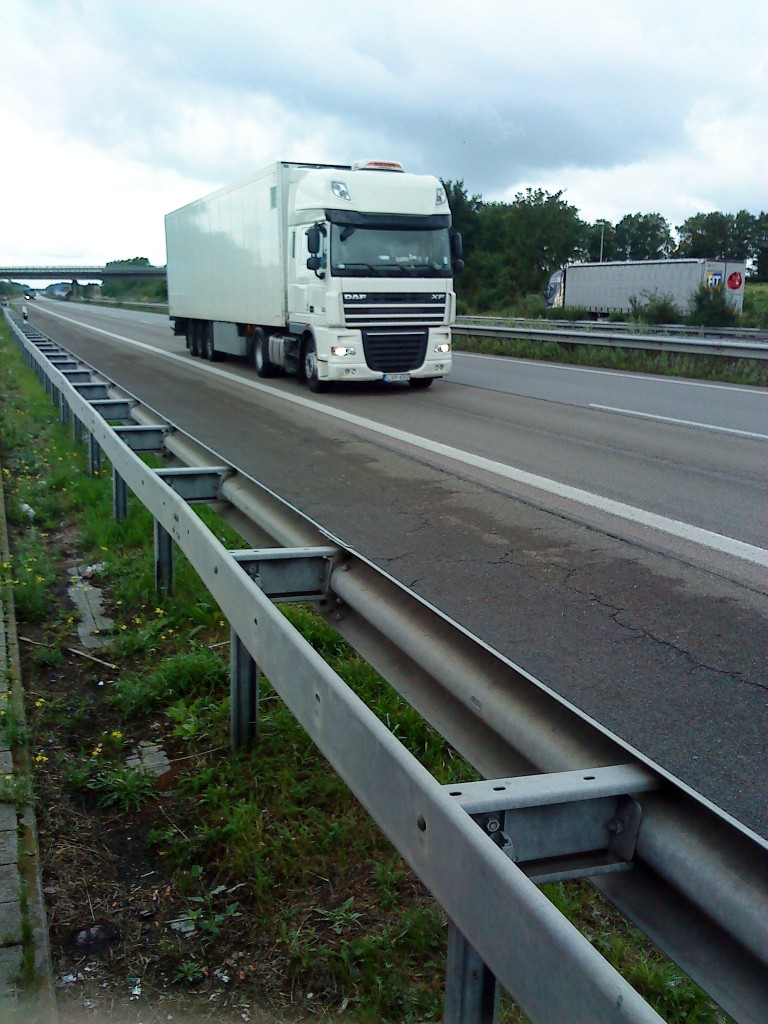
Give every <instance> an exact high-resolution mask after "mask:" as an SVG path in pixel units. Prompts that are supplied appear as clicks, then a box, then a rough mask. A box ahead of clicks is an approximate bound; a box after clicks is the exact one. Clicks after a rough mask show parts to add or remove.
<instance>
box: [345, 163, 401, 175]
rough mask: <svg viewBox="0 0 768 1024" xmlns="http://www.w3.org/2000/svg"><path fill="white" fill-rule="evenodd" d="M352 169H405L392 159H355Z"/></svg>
mask: <svg viewBox="0 0 768 1024" xmlns="http://www.w3.org/2000/svg"><path fill="white" fill-rule="evenodd" d="M352 170H353V171H400V172H401V173H402V172H404V171H405V168H404V167H403V165H402V164H399V163H397V162H395V161H394V160H355V162H354V163H353V164H352Z"/></svg>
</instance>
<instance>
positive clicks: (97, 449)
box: [88, 434, 101, 476]
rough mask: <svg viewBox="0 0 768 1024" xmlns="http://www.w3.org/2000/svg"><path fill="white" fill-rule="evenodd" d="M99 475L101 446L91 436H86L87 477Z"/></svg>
mask: <svg viewBox="0 0 768 1024" xmlns="http://www.w3.org/2000/svg"><path fill="white" fill-rule="evenodd" d="M100 473H101V446H100V444H99V442H98V441H97V440H96V438H95V437H94V436H93V434H89V435H88V475H89V476H99V475H100Z"/></svg>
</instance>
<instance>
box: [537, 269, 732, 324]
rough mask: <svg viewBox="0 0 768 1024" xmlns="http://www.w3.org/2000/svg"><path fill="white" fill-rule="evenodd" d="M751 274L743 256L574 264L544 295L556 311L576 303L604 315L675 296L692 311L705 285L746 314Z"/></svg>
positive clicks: (557, 275)
mask: <svg viewBox="0 0 768 1024" xmlns="http://www.w3.org/2000/svg"><path fill="white" fill-rule="evenodd" d="M745 276H746V265H745V264H744V262H743V261H739V260H728V261H724V260H704V259H681V260H636V261H631V260H629V261H626V262H615V263H614V262H610V263H571V264H569V265H568V266H566V267H563V268H561V269H560V270H557V271H555V273H554V274H553V275H552V277H551V278H550V279H549V284H548V285H547V289H546V291H545V293H544V295H545V299H546V303H547V306H548V308H550V309H558V308H562V307H565V306H576V307H580V308H583V309H586V310H588V311H589V312H590V313H595V314H598V315H607V314H608V313H617V312H618V313H630V312H631V311H632V301H633V300H635V301H636V302H637V303H640V304H641V305H642V304H643V303H645V302H647V301H648V300H649V299H651V298H653V297H662V296H669V297H671V298H672V300H673V301H674V303H675V305H676V306H678V308H679V309H680V310H681V312H683V313H687V312H689V308H690V303H691V299H692V297H693V295H694V294H695V292H696V291H697V289H698V288H699V287H701V285H705V286H706V287H707V288H716V289H722V290H723V291H724V292H725V295H726V296H727V298H728V301H729V302H730V304H731V305H732V306H733V308H734V309H735V310H736V311H737V312H739V313H741V310H742V307H743V304H744V279H745Z"/></svg>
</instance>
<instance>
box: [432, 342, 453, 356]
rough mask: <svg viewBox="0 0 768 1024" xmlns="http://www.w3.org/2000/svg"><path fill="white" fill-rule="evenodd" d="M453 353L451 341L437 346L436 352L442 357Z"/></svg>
mask: <svg viewBox="0 0 768 1024" xmlns="http://www.w3.org/2000/svg"><path fill="white" fill-rule="evenodd" d="M450 351H451V343H450V342H449V341H441V342H440V344H439V345H435V352H439V353H440V354H441V355H445V353H446V352H450Z"/></svg>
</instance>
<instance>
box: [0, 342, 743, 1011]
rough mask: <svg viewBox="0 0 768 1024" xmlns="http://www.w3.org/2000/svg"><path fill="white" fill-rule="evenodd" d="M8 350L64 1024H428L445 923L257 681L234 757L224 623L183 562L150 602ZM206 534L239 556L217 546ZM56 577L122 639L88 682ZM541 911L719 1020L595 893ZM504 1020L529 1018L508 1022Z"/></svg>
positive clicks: (142, 518)
mask: <svg viewBox="0 0 768 1024" xmlns="http://www.w3.org/2000/svg"><path fill="white" fill-rule="evenodd" d="M0 335H1V336H0V359H2V364H3V368H4V373H3V376H2V380H0V447H1V450H0V457H1V458H2V465H3V470H2V471H3V479H4V484H5V487H6V489H7V505H8V508H9V519H10V521H11V525H12V542H13V551H14V555H13V560H12V564H11V565H8V566H5V567H4V571H5V573H6V574H7V578H8V579H9V580H10V581H11V583H12V585H13V588H14V593H15V595H16V596H17V597H18V603H17V607H18V609H19V612H18V616H19V621H20V631H21V632H23V635H24V638H25V639H24V641H23V653H24V661H23V678H24V686H25V690H26V699H27V719H28V727H29V737H28V740H29V742H30V744H31V763H32V765H33V768H34V772H35V778H34V788H35V792H36V795H37V808H38V810H37V815H38V828H39V833H40V842H41V858H42V861H43V864H44V886H45V891H46V894H47V896H48V899H49V918H50V928H51V945H52V950H53V955H54V959H55V964H54V969H55V973H56V976H57V977H58V978H59V980H60V982H61V988H60V990H59V1001H60V1014H61V1016H62V1021H63V1022H64V1024H67V1021H69V1020H72V1021H74V1020H78V1022H79V1021H80V1020H81V1016H78V1015H82V1013H83V1009H84V1008H85V1009H87V1010H88V1011H89V1012H90V1011H93V1013H94V1014H95V1015H96V1018H95V1019H99V1020H118V1019H119V1020H120V1021H121V1022H122V1021H128V1020H131V1021H138V1020H142V1019H145V1018H146V1016H147V1012H148V1010H149V1009H151V1010H152V1012H154V1013H159V1012H160V1011H161V1009H162V1007H163V1006H164V1005H166V1004H167V1006H169V1007H170V1006H173V1007H174V1012H178V1011H177V1010H176V1009H175V1008H176V1006H177V1004H178V1002H179V1001H181V1003H182V1005H184V1006H186V1007H193V1008H194V1010H195V1012H196V1013H198V1014H203V1013H204V1014H205V1015H206V1016H205V1017H200V1019H206V1020H214V1019H215V1020H216V1021H217V1022H218V1021H222V1022H223V1021H230V1020H231V1021H235V1020H237V1021H242V1020H250V1019H253V1020H255V1019H257V1008H261V1009H262V1010H264V1009H269V1010H270V1012H272V1013H273V1014H276V1015H279V1016H280V1019H294V1018H295V1017H296V1015H298V1014H300V1015H301V1018H302V1019H306V1017H307V1016H309V1015H314V1016H316V1017H317V1018H319V1019H326V1020H330V1019H340V1020H348V1021H356V1022H367V1021H401V1022H408V1021H411V1022H416V1021H429V1020H439V1019H440V1018H441V1015H442V988H443V977H444V965H445V945H446V925H445V920H444V916H443V914H442V912H441V910H440V908H439V907H437V906H436V905H435V903H434V901H432V900H431V898H430V896H429V894H428V893H427V892H426V891H425V890H424V889H423V887H422V886H421V885H420V884H419V882H418V881H417V880H416V879H415V878H414V877H413V876H412V875H411V873H410V872H409V870H408V869H407V867H406V866H405V865H404V863H403V862H402V860H401V859H400V858H399V856H398V855H397V854H396V852H395V851H394V850H393V848H392V847H391V845H390V844H389V843H388V842H387V840H386V839H385V838H384V837H383V836H382V835H381V833H380V832H379V831H378V829H377V827H376V826H375V824H374V823H373V822H372V821H370V819H369V818H368V817H367V815H366V814H365V812H364V811H363V810H362V808H361V807H360V806H359V805H358V803H357V802H356V801H355V800H354V798H353V797H352V796H351V794H350V793H349V791H348V790H347V788H346V787H345V786H344V784H343V783H342V782H341V781H340V780H339V779H338V777H337V776H336V775H335V773H334V772H333V771H332V770H331V769H330V767H329V766H328V765H327V763H326V762H325V761H324V760H323V759H322V758H321V757H320V756H319V755H318V753H317V751H316V750H315V748H314V747H313V745H312V744H311V742H310V741H309V739H308V737H307V736H306V734H305V733H304V731H303V730H302V729H301V727H300V726H299V725H298V724H297V723H296V721H295V720H294V719H293V717H292V716H291V715H290V713H289V712H288V711H287V709H286V708H285V706H284V705H283V704H282V702H281V701H280V699H279V697H278V696H277V694H275V692H274V691H273V690H272V689H271V687H270V686H269V683H268V682H267V681H266V680H261V682H260V687H261V701H260V716H261V717H260V725H261V739H260V743H259V745H258V747H257V748H255V749H251V750H248V751H245V752H243V753H241V754H239V755H238V756H237V757H232V756H230V753H229V749H228V715H229V712H228V699H227V692H228V671H229V669H228V648H227V643H228V640H229V630H228V626H227V624H226V623H225V622H224V620H223V618H222V616H221V613H220V611H219V609H218V608H217V606H216V604H215V603H214V602H213V600H212V598H211V597H210V595H209V594H208V593H207V592H206V591H205V589H204V588H203V587H202V585H201V584H200V581H199V580H198V578H197V576H196V574H195V573H194V571H193V570H192V568H191V567H190V566H189V564H188V563H187V562H186V561H185V560H184V559H183V558H181V557H179V558H178V560H177V565H176V572H175V591H176V593H175V596H174V597H173V598H168V599H163V600H162V601H160V600H159V599H158V597H157V596H156V594H155V590H154V575H153V557H152V528H151V525H152V524H151V518H150V516H149V514H148V513H147V512H146V511H145V510H144V509H143V508H142V507H140V506H139V505H138V504H137V503H136V502H135V501H133V500H132V501H130V502H129V509H130V512H129V517H128V519H127V520H126V521H123V522H120V523H117V522H115V521H114V520H113V518H112V515H111V488H110V482H109V480H108V479H98V478H96V479H93V478H90V477H88V475H87V473H86V461H85V453H84V452H83V451H82V450H81V448H79V447H78V446H76V445H75V444H74V442H73V441H72V438H71V436H70V435H69V434H68V433H67V432H65V431H64V430H63V429H62V427H61V426H60V425H59V424H58V422H57V421H56V419H55V417H54V412H53V409H52V407H51V405H50V404H49V401H48V399H47V398H46V397H45V396H44V395H43V394H42V392H41V390H40V389H39V386H38V384H37V381H36V379H35V378H34V377H33V376H32V375H31V374H29V373H28V372H27V371H26V369H25V368H24V366H23V364H22V362H21V360H20V358H19V357H18V355H17V354H16V352H15V349H13V348H12V346H11V344H10V342H9V339H8V335H7V332H6V331H5V329H4V327H2V328H0ZM201 515H203V516H204V517H208V513H207V512H206V511H203V512H202V513H201ZM211 522H212V520H211ZM216 532H217V535H219V536H222V534H223V535H224V536H225V537H226V543H230V542H231V546H233V547H236V546H240V544H241V542H240V541H239V539H238V538H236V537H235V536H233V535H228V531H227V528H226V527H223V526H222V525H221V524H220V523H218V522H217V524H216ZM72 565H88V566H89V578H90V580H91V585H92V586H94V587H98V588H99V589H100V590H101V591H102V592H103V595H104V597H105V599H106V601H107V605H108V607H107V609H106V610H107V612H108V614H109V616H110V617H111V619H112V621H113V623H114V625H113V627H112V628H111V631H110V635H109V637H108V638H107V646H106V647H105V648H104V649H103V651H100V652H99V655H98V656H99V658H100V661H98V662H94V661H93V660H91V659H89V658H85V657H82V656H81V655H79V654H77V653H74V652H75V651H77V650H80V649H81V648H80V645H79V643H78V640H77V638H76V635H75V634H76V629H77V625H78V623H77V617H76V615H75V614H74V613H73V608H72V606H71V604H70V603H69V601H68V598H67V593H66V591H67V582H68V576H69V574H70V572H71V566H72ZM285 614H286V615H287V616H288V617H289V618H290V620H291V621H292V623H293V624H294V625H295V627H296V628H297V629H299V630H300V631H301V632H302V633H303V634H304V635H305V636H306V638H307V639H308V640H309V641H310V642H311V643H312V644H313V646H314V647H315V648H316V649H317V650H318V651H319V652H320V653H321V654H322V655H323V657H324V658H325V659H326V660H327V661H328V662H329V663H330V664H331V666H332V667H333V668H334V669H335V670H336V671H337V672H338V673H339V674H340V675H341V676H342V678H344V679H345V681H346V682H347V683H348V685H349V686H350V687H352V688H353V689H354V690H355V691H356V692H357V693H358V694H359V695H360V696H361V697H362V698H363V699H364V700H365V701H366V702H367V703H368V704H369V706H371V707H372V709H373V710H374V711H375V713H376V714H377V715H378V716H379V717H380V718H381V719H382V720H383V721H384V722H386V723H387V724H388V726H389V727H390V728H391V729H392V731H393V732H394V733H395V734H396V735H397V736H398V738H399V739H400V740H401V741H402V742H403V743H404V744H405V745H406V746H407V747H408V748H409V749H410V750H411V751H412V752H413V753H414V754H415V756H417V757H418V758H419V759H420V760H421V761H422V763H424V764H425V766H426V767H427V768H428V769H429V770H430V771H431V772H432V773H433V774H434V775H435V776H436V777H437V778H438V779H439V780H440V781H442V782H449V781H457V780H459V779H467V778H471V777H473V776H472V772H471V770H470V769H469V768H468V766H467V765H466V764H465V763H464V762H463V761H462V760H461V759H460V758H459V757H458V756H457V755H456V754H455V752H454V751H452V750H451V749H450V748H449V747H448V746H447V745H446V744H445V742H444V741H443V740H442V739H441V738H440V737H439V736H438V735H437V734H436V733H434V731H433V730H431V729H430V728H429V727H428V726H427V725H426V724H425V723H424V722H423V720H422V719H421V718H420V717H419V716H418V715H417V714H416V713H415V712H413V710H412V709H411V708H409V707H408V706H407V705H406V704H404V703H403V701H402V700H400V698H399V697H398V696H397V694H396V693H394V691H393V690H392V689H391V688H390V687H389V686H387V684H386V683H384V682H383V681H382V680H381V679H380V678H379V677H378V676H376V674H375V673H374V672H372V670H371V669H370V667H369V666H368V665H367V664H366V663H365V662H363V661H362V660H361V659H360V658H359V657H358V656H357V655H356V654H355V652H354V651H353V650H352V649H351V648H349V647H348V645H347V644H346V643H344V641H343V640H342V639H341V638H340V637H339V636H338V635H337V634H335V633H334V632H333V631H332V630H331V629H330V628H329V627H328V626H327V625H326V624H325V623H324V622H323V621H322V620H321V619H320V618H318V617H317V616H315V615H314V614H313V613H312V611H311V610H310V609H309V608H307V607H302V606H296V607H287V609H286V611H285ZM26 738H27V737H19V741H21V740H22V739H26ZM148 747H153V748H162V751H163V752H164V754H165V755H166V756H167V758H168V768H167V770H166V771H165V772H164V773H163V774H162V775H161V776H159V777H155V776H150V775H148V774H147V772H146V770H145V769H143V768H142V766H141V762H139V763H138V765H136V764H135V763H134V765H133V766H132V765H131V764H128V763H127V762H126V758H127V757H128V756H129V755H131V754H134V755H135V754H136V753H137V752H138V751H140V750H142V749H144V750H146V749H147V748H148ZM547 893H548V895H549V897H550V898H551V899H552V900H553V901H555V903H556V904H557V905H558V906H559V907H560V909H561V910H562V911H563V913H565V914H566V915H567V916H568V917H569V918H570V919H571V920H573V921H574V923H576V924H577V926H578V927H579V928H580V929H581V930H582V931H583V932H585V933H586V934H587V935H588V937H589V938H590V940H591V941H592V942H593V943H594V944H595V945H596V946H597V947H598V948H599V949H600V950H601V951H602V952H603V954H604V955H605V956H606V957H607V958H608V959H609V960H610V961H611V962H612V963H613V964H614V966H616V967H617V968H618V969H619V970H620V971H621V972H622V973H623V974H625V975H626V976H627V977H628V978H629V979H630V980H631V981H632V983H633V984H635V985H636V986H637V987H638V988H639V990H640V991H641V992H642V994H643V995H644V996H645V997H646V998H647V999H649V1001H650V1002H651V1003H652V1005H654V1006H655V1007H656V1009H657V1010H658V1011H659V1012H660V1013H661V1015H662V1016H663V1017H664V1018H665V1019H667V1020H668V1021H670V1022H677V1021H680V1022H682V1021H688V1022H691V1021H700V1022H702V1024H716V1022H724V1021H726V1020H727V1018H726V1017H725V1016H724V1015H723V1014H722V1013H721V1012H720V1011H719V1010H718V1009H717V1007H715V1006H714V1005H713V1004H712V1003H711V1002H710V1001H709V1000H708V999H707V998H706V997H705V996H704V994H703V993H702V992H701V990H700V989H698V988H697V987H696V986H695V985H693V984H692V983H691V982H690V981H689V980H688V979H687V978H685V977H684V976H683V975H682V974H681V972H680V971H678V970H677V968H675V967H674V966H673V965H671V964H670V963H669V962H668V961H666V960H665V959H664V958H663V957H662V956H661V955H660V954H659V953H658V951H656V950H654V949H653V948H652V947H650V946H649V944H648V943H647V942H645V941H644V940H643V938H642V937H641V936H640V935H639V934H638V933H637V932H635V931H634V930H633V929H631V928H630V927H628V926H627V924H626V923H625V922H624V921H623V919H622V918H621V917H620V916H619V915H617V914H616V913H615V912H614V911H613V910H612V909H611V908H610V906H608V905H607V904H606V903H605V901H604V900H602V898H601V897H600V896H599V894H598V893H597V892H596V891H595V890H594V889H592V887H591V886H589V885H588V884H580V883H576V884H567V885H566V884H559V885H554V886H548V887H547ZM70 979H74V980H70ZM105 993H106V994H105ZM212 1005H213V1006H215V1008H216V1009H215V1014H216V1016H215V1017H214V1016H213V1013H214V1010H212V1009H211V1006H212ZM118 1014H119V1016H118ZM164 1017H165V1015H164V1016H163V1019H164ZM258 1019H262V1018H260V1017H259V1018H258ZM273 1019H274V1018H273ZM502 1020H504V1021H506V1022H521V1021H523V1017H522V1016H521V1014H520V1012H519V1011H518V1009H517V1008H516V1007H515V1006H514V1005H513V1004H512V1003H511V1002H510V1001H508V1000H505V1001H504V1002H503V1006H502Z"/></svg>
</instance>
